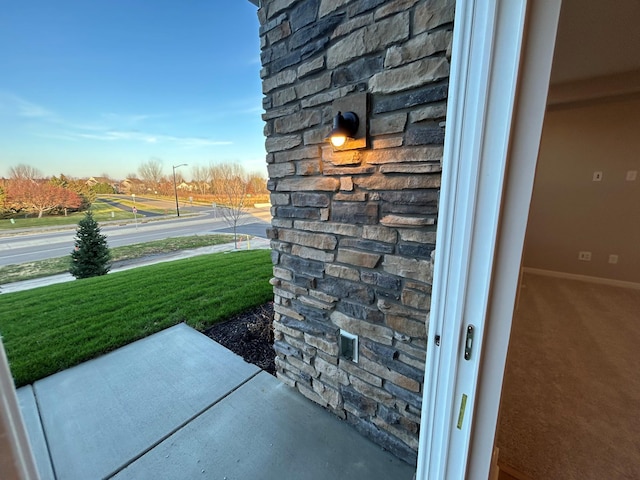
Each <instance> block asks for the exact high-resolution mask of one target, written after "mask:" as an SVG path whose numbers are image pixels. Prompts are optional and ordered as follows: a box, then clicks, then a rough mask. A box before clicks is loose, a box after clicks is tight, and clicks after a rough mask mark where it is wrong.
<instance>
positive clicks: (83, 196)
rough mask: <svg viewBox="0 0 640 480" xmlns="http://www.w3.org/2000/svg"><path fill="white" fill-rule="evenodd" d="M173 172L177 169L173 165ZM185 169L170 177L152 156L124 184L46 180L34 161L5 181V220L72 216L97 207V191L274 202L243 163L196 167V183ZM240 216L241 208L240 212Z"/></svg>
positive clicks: (0, 188) (1, 194)
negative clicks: (34, 164) (186, 173)
mask: <svg viewBox="0 0 640 480" xmlns="http://www.w3.org/2000/svg"><path fill="white" fill-rule="evenodd" d="M172 170H173V169H172ZM184 173H185V172H183V170H181V168H176V169H175V174H176V178H175V184H174V177H173V171H172V172H171V173H170V174H169V175H166V174H165V173H164V171H163V167H162V162H161V161H159V160H157V159H151V160H149V161H148V162H145V163H143V164H141V165H140V167H139V168H138V171H137V173H133V174H129V175H128V178H127V179H126V180H124V181H122V182H116V181H112V180H110V179H109V178H108V176H107V175H103V176H102V177H98V180H99V181H97V182H94V183H92V184H89V183H88V182H87V180H86V179H76V178H71V177H68V176H65V175H63V174H60V175H59V176H53V177H50V178H45V177H44V176H43V175H42V173H41V172H40V171H39V170H38V169H37V168H34V167H32V166H29V165H24V164H20V165H18V166H15V167H11V168H10V170H9V177H8V178H1V179H0V218H13V217H18V216H22V215H24V216H37V217H38V218H41V217H42V216H43V215H66V214H67V213H71V212H77V211H84V210H87V209H89V208H90V207H91V204H92V203H93V201H94V200H95V198H96V195H97V194H113V193H127V194H131V193H135V194H143V195H149V194H153V195H161V196H173V195H174V189H175V188H176V186H177V187H178V188H177V193H178V196H181V197H184V196H185V195H188V196H189V197H191V198H192V199H194V197H195V199H196V200H206V201H209V202H214V203H220V204H223V205H227V206H229V207H233V208H234V209H238V208H239V209H244V207H245V202H246V199H247V197H250V196H251V197H253V201H254V202H264V201H268V198H269V192H268V190H267V188H266V183H267V182H266V178H265V177H264V176H262V175H260V174H259V173H248V172H247V171H246V170H245V169H244V168H243V167H242V166H241V165H239V164H234V163H218V164H210V165H208V166H199V165H198V166H194V167H192V168H191V177H192V180H191V181H190V182H186V181H185V178H184ZM237 215H239V212H237Z"/></svg>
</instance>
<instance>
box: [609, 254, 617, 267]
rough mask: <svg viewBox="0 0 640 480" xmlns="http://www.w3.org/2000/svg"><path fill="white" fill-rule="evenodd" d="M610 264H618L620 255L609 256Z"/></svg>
mask: <svg viewBox="0 0 640 480" xmlns="http://www.w3.org/2000/svg"><path fill="white" fill-rule="evenodd" d="M609 263H613V264H616V263H618V255H614V254H613V253H612V254H611V255H609Z"/></svg>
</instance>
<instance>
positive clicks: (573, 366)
mask: <svg viewBox="0 0 640 480" xmlns="http://www.w3.org/2000/svg"><path fill="white" fill-rule="evenodd" d="M638 19H640V4H638V2H635V1H632V0H627V1H623V2H619V3H616V5H615V8H611V5H608V6H607V5H595V4H592V3H590V4H588V5H585V4H583V3H580V2H576V1H574V0H568V1H565V2H563V7H562V13H561V18H560V25H559V29H558V39H557V43H556V54H555V56H554V65H553V70H552V86H551V89H550V94H549V102H548V108H547V114H546V117H545V124H544V129H543V135H542V141H541V148H540V156H539V160H538V167H537V173H536V182H535V185H534V193H533V198H532V203H531V210H530V215H529V223H528V228H527V235H526V240H525V252H524V256H523V266H524V276H523V280H522V286H521V289H520V298H519V304H518V308H517V310H516V313H515V315H514V319H513V323H512V330H511V332H512V333H511V341H510V346H509V356H508V358H507V366H506V369H505V380H504V384H503V394H502V404H501V413H500V422H499V426H498V432H497V446H498V447H499V449H500V464H501V465H502V466H505V465H506V466H507V468H505V469H504V470H505V471H507V472H511V473H512V474H513V475H514V477H515V478H523V479H529V478H532V479H543V478H544V479H550V478H563V479H566V478H580V479H583V478H638V476H640V454H639V453H638V452H640V441H639V440H638V438H637V433H636V432H637V431H638V428H639V427H640V424H639V420H638V419H639V418H640V416H639V415H638V411H637V409H638V407H637V406H638V405H639V404H640V382H639V381H638V379H637V378H636V377H637V375H635V374H634V373H633V372H636V371H637V369H638V367H639V366H640V362H639V361H638V359H637V358H636V355H635V353H634V350H635V348H634V345H635V344H637V341H638V340H639V339H640V333H639V332H638V331H637V328H634V325H633V322H634V320H635V319H636V318H637V311H639V309H640V290H638V289H637V288H638V287H639V286H640V263H639V262H640V258H639V257H640V250H639V249H638V247H637V246H638V245H639V244H640V224H639V222H638V218H640V187H639V186H640V183H638V182H639V181H640V179H637V172H638V170H640V161H639V160H638V159H639V158H640V140H639V139H638V136H637V131H638V127H639V126H640V96H639V94H638V91H639V90H640V88H639V87H640V73H639V69H640V64H638V63H639V61H638V59H639V58H640V55H638V52H637V48H638V47H637V46H638V45H640V38H639V37H638V31H637V29H635V28H634V27H633V25H632V24H633V23H635V22H637V20H638ZM634 172H635V173H634ZM620 252H624V253H620ZM623 258H624V261H623V260H622V259H623ZM585 280H590V281H589V282H585ZM508 467H512V468H508ZM504 478H508V477H504Z"/></svg>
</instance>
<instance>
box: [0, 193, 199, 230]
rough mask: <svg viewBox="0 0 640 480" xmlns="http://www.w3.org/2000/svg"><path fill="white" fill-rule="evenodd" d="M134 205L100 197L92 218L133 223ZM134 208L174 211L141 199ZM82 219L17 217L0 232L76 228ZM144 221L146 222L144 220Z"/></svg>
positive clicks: (2, 224)
mask: <svg viewBox="0 0 640 480" xmlns="http://www.w3.org/2000/svg"><path fill="white" fill-rule="evenodd" d="M103 200H115V201H117V202H120V203H121V204H122V205H123V206H125V207H127V208H128V209H127V210H122V209H121V208H117V207H114V206H112V205H109V204H108V203H105V202H104V201H103ZM133 205H134V203H133V200H132V199H129V198H125V197H111V196H102V197H99V198H97V199H96V200H95V201H94V202H93V203H92V204H91V211H92V212H93V218H95V219H96V221H98V222H100V223H102V222H107V221H113V220H117V221H127V222H133V221H134V220H135V219H134V216H133V212H132V210H131V208H132V207H133ZM135 206H136V207H137V208H138V210H140V211H142V210H144V211H149V212H155V213H159V214H167V213H169V214H173V213H175V210H173V209H170V210H167V209H160V208H157V207H156V206H153V205H152V204H148V203H145V202H144V200H143V199H140V200H137V201H136V203H135ZM180 213H182V214H186V213H188V209H187V208H184V209H183V208H181V209H180ZM83 217H84V212H74V213H70V214H69V215H67V216H66V217H65V216H64V215H55V216H44V217H42V218H37V217H28V218H24V217H17V218H14V221H13V223H11V220H9V219H3V220H0V231H11V230H18V229H23V228H43V227H60V228H63V227H69V226H76V225H77V224H78V222H79V221H80V220H81V219H82V218H83ZM144 219H145V217H144V216H142V215H140V214H138V221H139V222H140V221H142V220H144ZM145 221H146V220H145Z"/></svg>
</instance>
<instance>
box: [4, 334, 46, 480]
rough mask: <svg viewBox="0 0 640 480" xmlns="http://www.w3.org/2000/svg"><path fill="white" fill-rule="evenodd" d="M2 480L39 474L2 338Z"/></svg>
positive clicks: (27, 478)
mask: <svg viewBox="0 0 640 480" xmlns="http://www.w3.org/2000/svg"><path fill="white" fill-rule="evenodd" d="M0 478H12V479H17V480H36V479H37V478H39V477H38V472H37V469H36V464H35V461H34V459H33V454H32V453H31V447H30V445H29V439H28V438H27V431H26V429H25V427H24V422H23V421H22V415H21V413H20V407H19V405H18V398H17V396H16V390H15V388H14V386H13V378H12V377H11V372H10V371H9V363H8V361H7V356H6V354H5V351H4V345H3V344H2V338H0Z"/></svg>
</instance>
